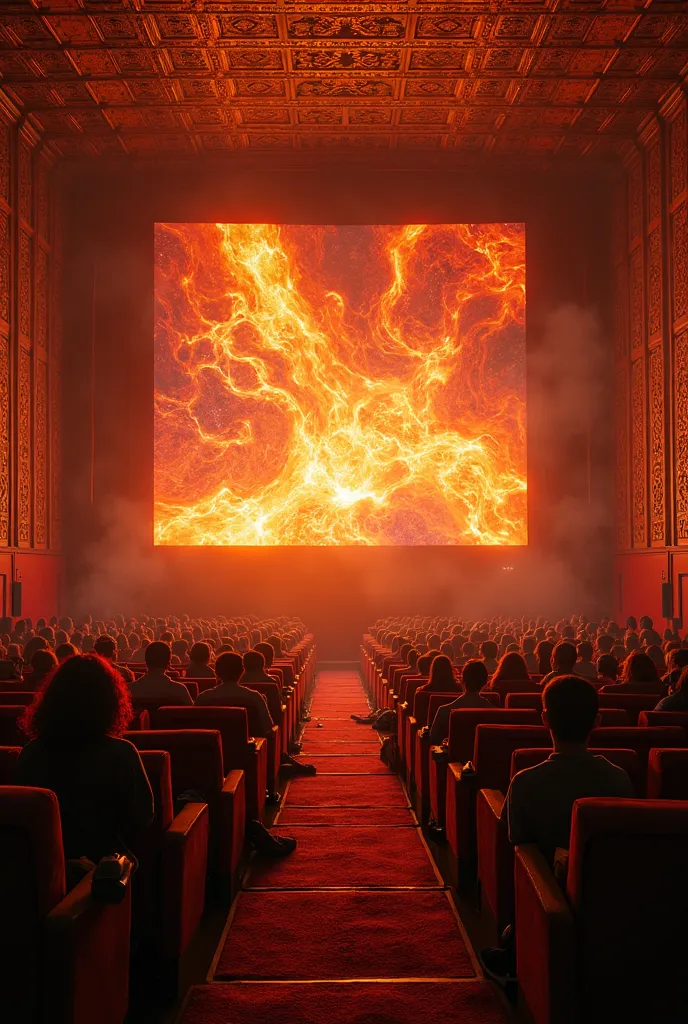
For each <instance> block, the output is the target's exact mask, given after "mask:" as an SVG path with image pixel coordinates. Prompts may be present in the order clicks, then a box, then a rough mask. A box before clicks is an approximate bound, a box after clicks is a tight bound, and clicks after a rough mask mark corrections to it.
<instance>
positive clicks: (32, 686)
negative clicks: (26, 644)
mask: <svg viewBox="0 0 688 1024" xmlns="http://www.w3.org/2000/svg"><path fill="white" fill-rule="evenodd" d="M56 667H57V658H56V657H55V654H54V653H53V652H52V651H51V650H44V649H41V650H38V651H35V652H34V654H33V655H32V657H31V674H30V675H27V676H24V682H25V683H26V689H27V690H38V689H39V688H40V686H41V685H42V684H43V682H44V681H45V680H46V679H47V678H48V676H49V675H50V673H51V672H52V671H53V670H54V669H55V668H56Z"/></svg>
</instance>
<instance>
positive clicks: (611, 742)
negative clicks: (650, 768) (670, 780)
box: [590, 725, 686, 766]
mask: <svg viewBox="0 0 688 1024" xmlns="http://www.w3.org/2000/svg"><path fill="white" fill-rule="evenodd" d="M685 745H686V734H685V733H684V731H683V729H681V728H680V727H679V726H677V725H674V726H666V727H662V726H653V727H652V728H643V727H642V726H635V728H634V727H630V728H621V727H620V728H617V727H615V726H612V727H608V728H607V727H601V728H599V729H593V731H592V733H591V734H590V746H591V747H609V748H611V747H625V748H627V749H628V750H635V751H636V753H637V754H638V756H639V757H640V758H641V760H642V762H643V765H644V766H647V759H648V755H649V753H650V748H651V747H685Z"/></svg>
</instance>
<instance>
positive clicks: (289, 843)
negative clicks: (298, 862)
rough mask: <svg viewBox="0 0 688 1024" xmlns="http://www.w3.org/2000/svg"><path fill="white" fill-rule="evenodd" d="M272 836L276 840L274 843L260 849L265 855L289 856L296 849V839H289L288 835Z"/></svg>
mask: <svg viewBox="0 0 688 1024" xmlns="http://www.w3.org/2000/svg"><path fill="white" fill-rule="evenodd" d="M272 838H273V839H274V840H275V842H274V845H273V846H270V847H268V848H266V849H264V850H260V851H259V853H261V854H262V855H263V856H265V857H275V858H278V857H288V856H289V854H290V853H293V852H294V850H295V849H296V840H295V839H289V838H287V836H273V837H272Z"/></svg>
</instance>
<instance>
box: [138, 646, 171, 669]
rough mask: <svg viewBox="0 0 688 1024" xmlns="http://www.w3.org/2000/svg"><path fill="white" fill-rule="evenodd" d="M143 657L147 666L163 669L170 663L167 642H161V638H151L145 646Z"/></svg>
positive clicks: (169, 651)
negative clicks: (150, 641)
mask: <svg viewBox="0 0 688 1024" xmlns="http://www.w3.org/2000/svg"><path fill="white" fill-rule="evenodd" d="M144 657H145V659H146V665H147V667H148V668H152V669H163V670H164V669H166V668H167V666H168V665H169V663H170V658H171V657H172V651H171V650H170V645H169V644H166V643H163V641H162V640H153V642H152V643H150V644H148V646H147V647H146V652H145V655H144Z"/></svg>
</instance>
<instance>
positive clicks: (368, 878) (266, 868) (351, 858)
mask: <svg viewBox="0 0 688 1024" xmlns="http://www.w3.org/2000/svg"><path fill="white" fill-rule="evenodd" d="M277 831H278V832H279V834H280V835H285V834H286V835H290V836H293V837H294V838H295V839H297V841H298V847H297V848H296V850H295V851H294V853H292V854H290V856H289V857H285V858H284V860H278V861H269V860H259V859H258V858H254V860H253V861H252V862H251V869H250V872H249V875H248V878H247V881H246V884H245V888H247V889H254V888H267V889H318V888H338V887H339V888H352V887H353V888H367V887H370V886H375V887H385V886H389V887H391V886H397V887H398V886H404V885H408V886H418V887H422V888H428V887H434V886H438V885H440V884H441V881H440V879H439V878H438V876H437V874H436V873H435V870H434V868H433V865H432V863H431V861H430V858H429V856H428V854H427V852H426V850H425V847H424V846H423V844H422V843H421V841H420V836H419V834H418V830H417V829H413V828H403V827H402V828H399V829H393V828H377V827H374V826H370V827H369V826H361V827H358V828H350V827H347V826H344V825H342V826H339V827H334V828H333V827H328V826H318V825H312V826H307V827H301V828H299V827H298V826H290V827H289V828H288V829H286V830H285V827H284V825H283V824H282V823H281V822H280V824H279V826H278V828H277Z"/></svg>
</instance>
